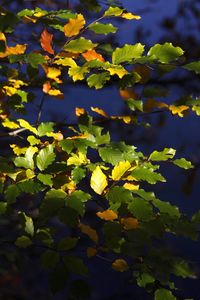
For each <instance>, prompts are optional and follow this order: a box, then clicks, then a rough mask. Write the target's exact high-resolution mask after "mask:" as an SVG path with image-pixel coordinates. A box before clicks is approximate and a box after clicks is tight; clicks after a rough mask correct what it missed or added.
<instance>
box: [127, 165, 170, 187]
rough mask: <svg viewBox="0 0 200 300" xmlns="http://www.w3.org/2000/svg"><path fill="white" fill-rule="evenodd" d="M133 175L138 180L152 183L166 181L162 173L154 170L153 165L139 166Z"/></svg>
mask: <svg viewBox="0 0 200 300" xmlns="http://www.w3.org/2000/svg"><path fill="white" fill-rule="evenodd" d="M131 175H132V176H133V177H134V178H136V179H137V180H144V181H147V182H148V183H150V184H155V183H156V182H157V181H161V182H165V181H166V180H165V178H164V177H163V176H162V175H161V174H160V173H156V172H154V168H153V165H151V164H144V165H142V166H139V167H137V168H136V169H135V170H134V171H133V172H132V173H131Z"/></svg>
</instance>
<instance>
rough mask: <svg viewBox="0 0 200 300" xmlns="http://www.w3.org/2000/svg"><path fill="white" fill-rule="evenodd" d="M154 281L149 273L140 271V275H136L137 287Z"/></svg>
mask: <svg viewBox="0 0 200 300" xmlns="http://www.w3.org/2000/svg"><path fill="white" fill-rule="evenodd" d="M154 282H155V278H154V277H153V276H152V275H150V274H149V273H142V274H141V275H140V276H138V277H137V284H138V286H139V287H143V288H145V287H146V286H147V285H148V284H152V283H154ZM163 300H164V299H163Z"/></svg>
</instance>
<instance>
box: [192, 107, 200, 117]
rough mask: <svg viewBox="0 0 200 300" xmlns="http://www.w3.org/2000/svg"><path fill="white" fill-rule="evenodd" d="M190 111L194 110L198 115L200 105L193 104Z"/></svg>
mask: <svg viewBox="0 0 200 300" xmlns="http://www.w3.org/2000/svg"><path fill="white" fill-rule="evenodd" d="M192 111H194V112H195V113H196V115H197V116H200V106H197V105H194V106H193V107H192Z"/></svg>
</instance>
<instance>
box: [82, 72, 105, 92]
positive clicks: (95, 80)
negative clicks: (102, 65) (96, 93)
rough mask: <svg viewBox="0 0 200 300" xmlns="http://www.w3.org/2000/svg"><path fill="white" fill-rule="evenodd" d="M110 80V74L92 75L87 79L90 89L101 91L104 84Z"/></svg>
mask: <svg viewBox="0 0 200 300" xmlns="http://www.w3.org/2000/svg"><path fill="white" fill-rule="evenodd" d="M109 79H110V75H109V73H108V72H102V73H99V74H92V75H90V76H89V77H88V78H87V83H88V86H89V87H90V88H92V87H94V88H95V89H96V90H98V89H101V88H102V87H103V86H104V84H105V83H106V82H107V81H108V80H109Z"/></svg>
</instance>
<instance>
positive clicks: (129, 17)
mask: <svg viewBox="0 0 200 300" xmlns="http://www.w3.org/2000/svg"><path fill="white" fill-rule="evenodd" d="M121 17H122V18H124V19H127V20H140V19H141V17H140V16H138V15H134V14H132V13H131V12H124V13H123V14H122V15H121Z"/></svg>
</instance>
